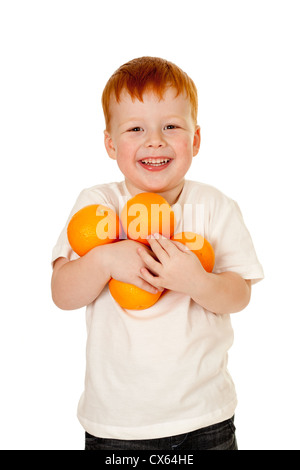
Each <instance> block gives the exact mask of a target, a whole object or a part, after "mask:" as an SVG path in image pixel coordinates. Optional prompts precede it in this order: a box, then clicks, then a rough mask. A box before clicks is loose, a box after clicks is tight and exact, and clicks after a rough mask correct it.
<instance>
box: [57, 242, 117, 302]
mask: <svg viewBox="0 0 300 470" xmlns="http://www.w3.org/2000/svg"><path fill="white" fill-rule="evenodd" d="M101 248H104V247H101ZM104 251H105V250H103V249H101V252H100V250H99V247H97V248H94V249H93V250H91V251H90V252H89V253H87V254H86V255H85V256H82V257H81V258H78V259H76V260H73V261H69V260H68V259H66V258H58V259H57V260H56V261H55V263H54V266H53V274H52V281H51V289H52V298H53V301H54V303H55V304H56V305H57V307H59V308H61V309H63V310H74V309H77V308H81V307H84V306H85V305H88V304H89V303H91V302H93V300H95V299H96V298H97V297H98V295H99V294H100V293H101V291H102V289H103V288H104V286H105V284H106V283H107V282H108V281H109V273H108V270H107V268H106V266H105V262H104V260H105V256H101V255H104Z"/></svg>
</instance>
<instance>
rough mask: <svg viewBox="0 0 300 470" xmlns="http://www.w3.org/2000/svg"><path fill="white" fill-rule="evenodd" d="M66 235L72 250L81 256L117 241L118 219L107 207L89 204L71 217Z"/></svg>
mask: <svg viewBox="0 0 300 470" xmlns="http://www.w3.org/2000/svg"><path fill="white" fill-rule="evenodd" d="M67 233H68V239H69V243H70V245H71V247H72V249H73V250H74V251H75V253H77V254H78V255H79V256H83V255H85V254H86V253H87V252H88V251H90V250H91V249H92V248H95V247H96V246H99V245H105V244H106V243H112V242H114V241H116V240H117V239H118V237H119V217H118V216H117V214H116V213H115V212H114V211H113V210H112V209H110V208H109V207H106V206H103V205H102V204H91V205H89V206H86V207H83V208H82V209H80V210H79V211H78V212H76V214H74V215H73V217H72V218H71V220H70V222H69V225H68V229H67Z"/></svg>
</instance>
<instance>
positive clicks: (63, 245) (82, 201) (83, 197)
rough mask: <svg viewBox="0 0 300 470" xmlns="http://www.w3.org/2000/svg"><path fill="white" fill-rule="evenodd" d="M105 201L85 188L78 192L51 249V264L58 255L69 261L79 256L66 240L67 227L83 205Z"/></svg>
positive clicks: (103, 202)
mask: <svg viewBox="0 0 300 470" xmlns="http://www.w3.org/2000/svg"><path fill="white" fill-rule="evenodd" d="M105 203H106V201H105V199H104V198H103V200H101V198H99V195H97V196H96V195H95V194H93V192H91V191H89V190H87V189H84V190H83V191H81V193H80V194H79V196H78V198H77V200H76V202H75V204H74V206H73V208H72V210H71V212H70V214H69V217H68V219H67V222H66V225H65V226H64V228H63V230H62V232H61V234H60V235H59V237H58V240H57V242H56V244H55V246H54V248H53V250H52V259H51V263H52V266H53V263H54V261H55V260H57V259H58V258H60V257H63V258H67V259H68V260H70V261H71V260H74V259H78V258H79V256H78V255H77V254H76V253H75V252H74V251H73V250H72V248H71V246H70V243H69V240H68V235H67V228H68V225H69V222H70V220H71V218H72V217H73V215H74V214H75V213H76V212H78V211H79V210H80V209H82V208H83V207H85V206H88V205H89V204H105Z"/></svg>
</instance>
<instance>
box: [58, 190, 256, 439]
mask: <svg viewBox="0 0 300 470" xmlns="http://www.w3.org/2000/svg"><path fill="white" fill-rule="evenodd" d="M130 197H131V196H130V194H129V192H128V190H127V188H126V184H125V182H117V183H111V184H103V185H98V186H94V187H92V188H89V189H85V190H83V191H82V192H81V193H80V195H79V197H78V199H77V201H76V203H75V206H74V207H73V210H72V212H71V214H70V217H69V219H68V220H67V223H66V226H65V228H64V229H63V231H62V233H61V235H60V237H59V239H58V241H57V244H56V245H55V247H54V249H53V256H52V261H54V260H55V259H57V258H59V257H65V258H68V259H70V260H72V259H76V258H78V256H77V255H76V254H75V253H74V252H73V251H72V249H71V247H70V245H69V243H68V239H67V225H68V222H69V220H70V218H71V216H72V215H73V214H74V213H75V212H77V211H78V210H79V209H80V208H82V207H84V206H86V205H88V204H98V203H99V204H104V205H107V206H110V207H112V208H114V210H115V211H116V212H117V213H119V214H120V211H121V210H122V207H123V206H124V204H125V202H126V200H128V199H129V198H130ZM173 209H174V211H175V214H176V220H177V226H176V229H175V233H178V232H181V231H183V230H184V231H192V232H196V233H200V234H201V235H203V236H204V237H205V238H206V239H207V240H208V241H209V242H210V243H211V245H212V246H213V248H214V251H215V267H214V271H213V272H214V273H220V272H224V271H233V272H236V273H238V274H240V275H241V276H242V277H243V278H244V279H252V281H253V282H257V281H258V280H260V279H262V278H263V270H262V267H261V265H260V263H259V261H258V259H257V256H256V253H255V250H254V247H253V243H252V240H251V237H250V234H249V232H248V230H247V228H246V227H245V224H244V222H243V218H242V215H241V212H240V210H239V208H238V206H237V204H236V203H235V202H234V201H233V200H231V199H230V198H228V197H226V196H225V195H224V194H222V193H221V192H220V191H218V190H217V189H215V188H213V187H212V186H208V185H205V184H201V183H197V182H193V181H186V182H185V185H184V188H183V190H182V193H181V194H180V197H179V199H178V201H177V203H176V205H175V206H173ZM86 321H87V350H86V351H87V352H86V377H85V390H84V393H83V394H82V396H81V399H80V402H79V405H78V418H79V421H80V422H81V424H82V425H83V427H84V429H85V430H86V431H87V432H89V433H90V434H92V435H95V436H98V437H104V438H115V439H153V438H160V437H165V436H170V435H176V434H182V433H185V432H190V431H193V430H195V429H198V428H201V427H205V426H209V425H212V424H215V423H217V422H221V421H223V420H225V419H228V418H230V417H231V416H232V415H233V414H234V411H235V408H236V404H237V400H236V393H235V387H234V384H233V382H232V379H231V377H230V375H229V373H228V371H227V352H228V349H229V348H230V347H231V345H232V342H233V331H232V326H231V321H230V315H215V314H214V313H211V312H209V311H207V310H205V309H203V308H202V307H201V306H200V305H198V304H196V303H195V302H194V301H192V300H191V298H190V297H189V296H187V295H183V294H181V293H177V292H171V291H169V292H167V293H166V294H164V295H163V296H162V297H161V298H160V299H159V301H158V302H157V303H156V304H155V305H153V306H152V307H150V308H149V309H146V310H138V311H133V310H124V309H123V308H121V307H120V306H119V305H118V304H117V303H116V302H115V300H114V299H113V298H112V296H111V295H110V292H109V289H108V286H106V287H105V288H104V290H103V291H102V292H101V294H100V296H99V297H98V298H97V299H96V300H95V301H94V302H93V303H91V304H90V305H88V306H87V309H86Z"/></svg>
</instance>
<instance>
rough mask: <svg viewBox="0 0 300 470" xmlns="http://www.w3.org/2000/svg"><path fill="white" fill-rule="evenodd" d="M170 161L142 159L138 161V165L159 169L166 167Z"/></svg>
mask: <svg viewBox="0 0 300 470" xmlns="http://www.w3.org/2000/svg"><path fill="white" fill-rule="evenodd" d="M170 161H171V159H170V158H144V159H143V160H140V163H142V165H145V166H151V167H160V166H164V165H167V163H169V162H170Z"/></svg>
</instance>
